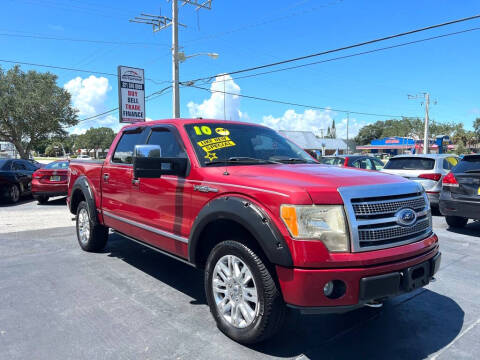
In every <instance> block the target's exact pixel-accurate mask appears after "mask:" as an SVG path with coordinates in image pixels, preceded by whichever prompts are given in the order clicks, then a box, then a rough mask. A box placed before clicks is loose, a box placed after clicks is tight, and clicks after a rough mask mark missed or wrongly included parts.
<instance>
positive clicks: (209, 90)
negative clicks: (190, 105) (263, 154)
mask: <svg viewBox="0 0 480 360" xmlns="http://www.w3.org/2000/svg"><path fill="white" fill-rule="evenodd" d="M186 86H188V87H192V88H196V89H200V90H205V91H208V92H216V93H221V94H226V95H234V96H240V97H244V98H247V99H252V100H260V101H267V102H271V103H276V104H283V105H291V106H298V107H303V108H309V109H317V110H330V111H337V112H343V113H350V114H357V115H368V116H380V117H390V118H403V117H405V116H403V115H389V114H376V113H366V112H360V111H352V110H342V109H334V108H329V107H321V106H316V105H306V104H299V103H294V102H289V101H282V100H275V99H269V98H264V97H258V96H251V95H244V94H237V93H231V92H228V91H220V90H213V89H207V88H204V87H201V86H196V85H193V84H191V85H186Z"/></svg>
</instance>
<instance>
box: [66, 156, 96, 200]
mask: <svg viewBox="0 0 480 360" xmlns="http://www.w3.org/2000/svg"><path fill="white" fill-rule="evenodd" d="M103 163H104V161H103V160H98V161H96V160H71V161H70V167H69V172H68V174H69V175H68V201H70V197H71V195H72V188H73V185H74V184H75V181H77V179H78V178H79V177H81V176H84V177H85V178H86V180H87V182H88V184H89V186H90V188H91V189H92V194H93V196H94V198H95V205H96V207H97V209H100V208H101V199H102V196H101V195H102V193H101V178H102V168H103Z"/></svg>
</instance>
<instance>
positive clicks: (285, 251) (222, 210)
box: [188, 196, 293, 267]
mask: <svg viewBox="0 0 480 360" xmlns="http://www.w3.org/2000/svg"><path fill="white" fill-rule="evenodd" d="M218 219H228V220H232V221H235V222H237V223H238V224H240V225H242V226H243V227H244V228H245V229H247V230H248V231H249V232H250V233H251V234H252V235H253V237H254V238H255V239H256V240H257V242H258V244H259V245H260V247H261V248H262V250H263V252H264V253H265V255H266V256H267V258H268V260H269V261H270V262H271V263H273V264H276V265H281V266H285V267H292V266H293V260H292V255H291V254H290V249H289V247H288V245H287V243H286V242H285V239H284V237H283V236H282V234H281V233H280V231H279V230H278V229H277V227H276V226H275V224H274V223H273V222H272V220H271V219H270V217H269V216H268V214H267V213H266V212H265V211H264V210H263V209H261V208H260V207H259V206H257V205H256V204H254V203H252V202H251V201H249V200H248V199H245V198H240V197H235V196H224V197H220V198H217V199H214V200H212V201H210V202H209V203H207V204H206V205H205V206H204V207H203V208H202V210H200V212H199V213H198V216H197V217H196V219H195V221H194V223H193V226H192V230H191V232H190V238H189V246H188V258H189V260H190V262H192V263H193V264H195V265H197V263H198V260H197V254H198V253H199V252H198V251H197V250H198V249H197V247H198V246H199V245H200V244H199V240H200V235H201V233H202V231H203V230H204V228H205V227H206V226H207V225H208V224H209V223H211V222H212V221H214V220H218Z"/></svg>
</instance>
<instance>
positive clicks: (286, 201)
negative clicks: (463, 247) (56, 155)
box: [68, 119, 440, 343]
mask: <svg viewBox="0 0 480 360" xmlns="http://www.w3.org/2000/svg"><path fill="white" fill-rule="evenodd" d="M68 205H69V208H70V211H71V212H72V213H73V214H75V215H76V229H77V237H78V242H79V244H80V246H81V248H82V249H83V250H86V251H99V250H102V249H103V248H104V247H105V246H106V244H107V240H108V235H109V229H112V231H114V232H116V233H118V234H121V235H123V236H124V237H126V238H128V239H130V240H133V241H136V242H138V243H141V244H143V245H145V246H148V247H150V248H152V249H154V250H157V251H159V252H162V253H164V254H167V255H169V256H173V257H175V258H177V259H179V260H181V261H184V262H187V263H189V264H191V265H193V266H195V267H197V268H200V269H203V270H204V273H205V292H206V298H207V301H208V305H209V307H210V311H211V313H212V315H213V317H214V319H215V321H216V323H217V326H218V327H219V329H220V330H221V331H222V332H224V333H225V334H226V335H227V336H229V337H231V338H233V339H234V340H236V341H238V342H241V343H254V342H259V341H262V340H265V339H267V338H268V337H270V336H272V335H273V334H274V333H275V332H276V331H277V330H278V329H279V328H280V326H281V324H282V320H283V318H284V315H285V311H286V307H287V306H288V307H292V308H296V309H299V310H300V311H302V312H304V313H327V312H336V313H341V312H346V311H350V310H353V309H357V308H359V307H363V306H380V305H381V304H382V302H383V301H385V300H386V299H388V298H390V297H393V296H396V295H399V294H402V293H406V292H410V291H413V290H415V289H417V288H419V287H422V286H425V285H426V284H428V283H429V281H430V280H432V278H433V276H434V274H435V273H436V271H437V270H438V268H439V265H440V252H439V245H438V238H437V236H436V235H435V234H434V233H433V232H432V221H431V214H430V206H429V202H428V198H427V197H426V195H425V192H424V190H423V188H422V187H421V186H420V185H418V184H417V183H415V182H412V181H409V180H406V179H404V178H401V177H397V176H394V175H389V174H382V173H378V172H373V171H368V170H357V169H349V168H337V167H333V166H328V165H321V164H319V163H317V162H316V161H315V160H314V159H313V158H312V157H310V156H309V155H308V154H307V153H305V152H304V151H303V150H302V149H300V148H299V147H298V146H297V145H295V144H293V143H291V142H290V141H289V140H287V139H285V138H284V137H282V136H281V135H279V134H278V133H277V132H275V131H273V130H271V129H269V128H266V127H263V126H260V125H256V124H247V123H241V122H229V121H218V120H204V119H173V120H161V121H152V122H146V123H140V124H132V125H127V126H125V127H124V128H123V129H122V130H121V131H120V133H119V134H118V135H117V137H116V138H115V140H114V142H113V144H112V146H111V148H110V150H109V152H108V155H107V158H106V159H105V160H104V161H74V160H72V161H71V163H70V170H69V189H68Z"/></svg>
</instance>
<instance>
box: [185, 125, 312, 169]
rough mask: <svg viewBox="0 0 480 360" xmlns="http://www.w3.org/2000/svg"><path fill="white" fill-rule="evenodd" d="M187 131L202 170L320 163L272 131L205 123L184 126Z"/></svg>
mask: <svg viewBox="0 0 480 360" xmlns="http://www.w3.org/2000/svg"><path fill="white" fill-rule="evenodd" d="M185 129H186V131H187V134H188V136H189V138H190V140H191V142H192V145H193V148H194V149H195V152H196V154H197V157H198V160H199V162H200V164H201V165H202V166H205V165H207V166H208V165H219V166H220V165H225V164H226V163H228V164H229V165H231V164H233V165H242V164H243V165H244V164H249V165H250V164H272V163H291V164H294V163H311V164H313V163H317V162H316V161H315V160H314V159H313V158H312V157H311V156H310V155H308V154H307V153H306V152H305V151H303V150H302V149H301V148H299V147H298V146H297V145H295V144H293V143H292V142H290V141H289V140H287V139H286V138H284V137H283V136H281V135H279V134H278V133H277V132H275V131H273V130H271V129H269V128H265V127H261V126H254V125H245V124H231V123H228V124H227V123H225V124H219V123H203V124H198V125H195V124H189V125H185Z"/></svg>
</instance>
